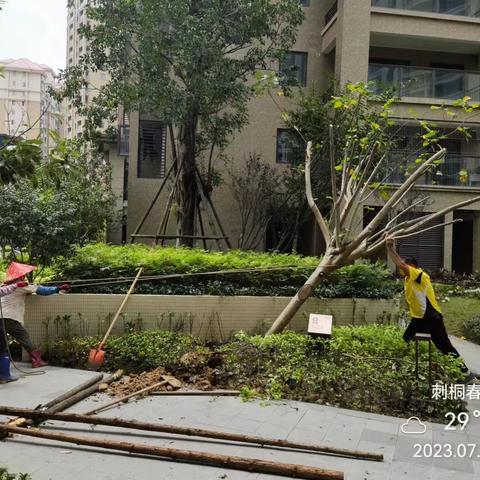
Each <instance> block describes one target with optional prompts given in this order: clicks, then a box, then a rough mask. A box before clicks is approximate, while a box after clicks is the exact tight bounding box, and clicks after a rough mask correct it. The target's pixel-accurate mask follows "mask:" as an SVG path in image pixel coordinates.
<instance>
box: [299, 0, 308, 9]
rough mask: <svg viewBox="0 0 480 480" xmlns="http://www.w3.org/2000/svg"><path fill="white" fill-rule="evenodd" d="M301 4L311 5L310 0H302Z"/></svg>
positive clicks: (303, 5)
mask: <svg viewBox="0 0 480 480" xmlns="http://www.w3.org/2000/svg"><path fill="white" fill-rule="evenodd" d="M300 6H302V7H309V6H310V0H300Z"/></svg>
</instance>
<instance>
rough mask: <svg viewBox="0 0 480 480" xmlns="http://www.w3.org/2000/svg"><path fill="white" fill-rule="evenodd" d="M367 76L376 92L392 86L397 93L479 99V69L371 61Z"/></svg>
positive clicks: (426, 96) (449, 98)
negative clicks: (388, 63) (468, 69)
mask: <svg viewBox="0 0 480 480" xmlns="http://www.w3.org/2000/svg"><path fill="white" fill-rule="evenodd" d="M368 80H369V81H370V82H372V88H373V90H374V92H375V93H380V92H382V91H385V90H388V89H390V90H392V91H393V94H395V95H397V96H398V97H400V98H401V97H413V98H436V99H443V100H457V99H459V98H463V97H465V96H468V97H471V98H472V99H473V100H475V101H478V100H480V73H476V72H466V71H464V70H451V69H441V68H427V67H406V66H400V65H384V64H378V63H371V64H370V65H369V72H368Z"/></svg>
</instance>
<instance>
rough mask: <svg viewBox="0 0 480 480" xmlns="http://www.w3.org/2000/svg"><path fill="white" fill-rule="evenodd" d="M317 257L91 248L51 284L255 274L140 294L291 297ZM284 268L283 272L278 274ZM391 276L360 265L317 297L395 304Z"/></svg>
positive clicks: (78, 253)
mask: <svg viewBox="0 0 480 480" xmlns="http://www.w3.org/2000/svg"><path fill="white" fill-rule="evenodd" d="M318 263H319V258H317V257H302V256H300V255H294V254H289V255H287V254H277V253H256V252H245V251H239V250H232V251H229V252H225V253H223V252H207V251H204V250H200V249H188V248H180V249H176V248H170V247H148V246H145V245H139V244H135V245H126V246H112V245H106V244H92V245H87V246H85V247H82V248H77V249H76V250H75V251H74V253H73V254H72V255H71V256H70V257H68V258H62V259H58V260H57V261H56V262H55V264H54V265H53V268H52V272H53V275H52V278H53V279H56V280H59V281H63V280H70V279H98V278H100V279H102V278H112V277H113V278H116V277H121V276H128V277H133V276H134V275H135V274H136V272H137V270H138V268H139V267H140V266H143V267H144V275H169V274H184V273H201V272H218V271H223V270H239V269H240V270H242V269H252V268H259V269H278V270H270V271H269V270H263V271H262V270H260V271H257V272H255V273H233V274H232V273H229V274H221V273H218V274H212V275H202V276H198V277H189V278H188V277H187V278H182V279H170V280H154V281H149V282H141V283H139V285H138V287H137V289H136V292H137V293H143V294H163V295H257V296H292V295H294V294H295V293H296V291H297V289H298V288H299V287H300V286H301V285H302V284H303V282H304V281H305V280H306V279H307V278H308V276H309V275H310V273H311V272H312V271H313V270H314V268H315V267H316V266H317V265H318ZM282 267H291V268H285V269H284V270H282V269H279V268H282ZM390 275H391V274H390V271H389V270H388V269H387V268H386V266H385V264H383V263H381V262H376V263H369V262H365V261H359V262H357V263H356V264H354V265H351V266H347V267H344V268H342V269H340V270H338V271H336V272H333V273H332V274H330V276H329V278H328V280H327V281H326V282H324V283H323V284H321V285H320V286H319V287H318V288H317V290H316V292H315V296H317V297H324V298H339V297H357V298H391V297H393V296H394V295H395V293H396V292H398V290H399V284H398V283H397V282H394V281H392V279H391V276H390ZM128 286H129V284H128V283H122V284H110V285H98V286H91V287H84V288H79V287H76V288H75V289H74V290H73V293H124V292H126V291H127V290H128Z"/></svg>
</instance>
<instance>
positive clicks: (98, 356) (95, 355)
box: [88, 267, 143, 370]
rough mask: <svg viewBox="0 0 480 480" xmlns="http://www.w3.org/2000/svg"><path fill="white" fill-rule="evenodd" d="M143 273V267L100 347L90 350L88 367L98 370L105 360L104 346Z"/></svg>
mask: <svg viewBox="0 0 480 480" xmlns="http://www.w3.org/2000/svg"><path fill="white" fill-rule="evenodd" d="M142 273H143V267H142V268H140V269H139V270H138V273H137V276H136V277H135V280H134V281H133V283H132V285H131V286H130V288H129V290H128V292H127V295H125V298H124V299H123V302H122V304H121V305H120V308H119V309H118V310H117V313H116V314H115V316H114V317H113V320H112V323H111V324H110V327H108V330H107V333H106V334H105V336H104V337H103V339H102V341H101V342H100V345H99V346H98V348H92V349H91V350H90V354H89V356H88V368H89V369H90V370H98V369H99V368H100V367H101V366H102V365H103V362H104V361H105V352H104V350H103V347H104V346H105V343H106V341H107V339H108V337H109V336H110V333H111V332H112V329H113V327H114V325H115V323H116V321H117V320H118V317H120V314H121V313H122V310H123V307H124V306H125V304H126V303H127V300H128V298H129V297H130V294H131V293H132V292H133V289H134V288H135V285H136V284H137V281H138V279H139V278H140V275H141V274H142Z"/></svg>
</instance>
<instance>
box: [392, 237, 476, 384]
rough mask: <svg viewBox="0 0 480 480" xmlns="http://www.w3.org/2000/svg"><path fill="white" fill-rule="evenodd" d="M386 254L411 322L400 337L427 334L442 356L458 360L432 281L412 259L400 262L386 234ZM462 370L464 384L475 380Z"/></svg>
mask: <svg viewBox="0 0 480 480" xmlns="http://www.w3.org/2000/svg"><path fill="white" fill-rule="evenodd" d="M385 240H386V244H387V251H388V255H389V256H390V258H391V259H392V260H393V263H395V265H396V266H397V267H398V268H399V269H400V272H401V273H402V274H403V275H404V276H405V299H406V301H407V303H408V306H409V309H410V316H411V317H412V320H411V322H410V324H409V325H408V327H407V329H406V330H405V333H404V335H403V338H404V340H405V341H406V342H409V341H410V340H412V339H413V338H414V336H415V334H416V333H429V334H430V335H431V336H432V342H433V344H434V345H435V346H436V347H437V348H438V349H439V350H440V351H441V352H442V353H443V354H445V355H452V356H453V357H455V358H460V354H459V353H458V351H457V350H456V349H455V347H454V346H453V345H452V342H451V341H450V339H449V338H448V333H447V329H446V328H445V324H444V323H443V316H442V312H441V310H440V307H439V305H438V302H437V299H436V297H435V292H434V290H433V285H432V282H431V281H430V276H429V275H428V273H426V272H424V271H423V270H422V269H421V268H419V266H418V262H417V261H416V259H415V258H405V259H402V258H401V257H400V255H399V254H398V253H397V251H396V248H395V238H394V237H392V236H390V235H388V234H386V235H385ZM462 371H463V372H464V373H465V374H467V381H471V380H474V379H475V375H474V374H473V373H471V372H470V371H469V370H468V367H467V366H466V365H465V364H463V366H462Z"/></svg>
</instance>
